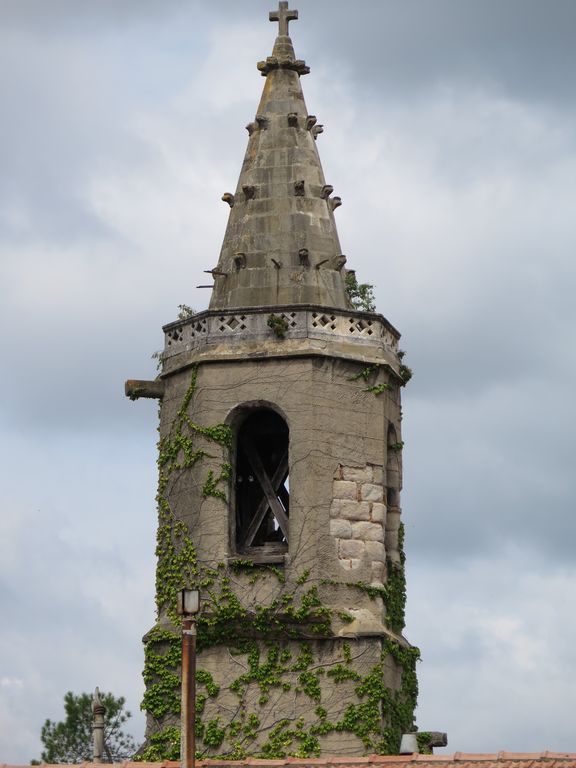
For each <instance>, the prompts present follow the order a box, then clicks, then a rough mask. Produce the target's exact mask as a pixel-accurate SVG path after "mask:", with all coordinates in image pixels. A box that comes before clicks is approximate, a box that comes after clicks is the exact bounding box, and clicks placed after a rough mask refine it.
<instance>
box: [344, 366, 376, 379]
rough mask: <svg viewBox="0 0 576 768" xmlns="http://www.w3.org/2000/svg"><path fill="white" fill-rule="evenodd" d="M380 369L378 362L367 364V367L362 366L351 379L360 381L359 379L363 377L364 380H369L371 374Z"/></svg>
mask: <svg viewBox="0 0 576 768" xmlns="http://www.w3.org/2000/svg"><path fill="white" fill-rule="evenodd" d="M379 370H380V365H379V364H378V363H374V364H372V365H367V366H366V367H365V368H362V370H361V371H359V372H358V373H356V374H354V376H350V379H349V381H358V379H363V380H364V381H368V379H369V378H370V376H371V375H372V374H373V373H376V372H377V371H379Z"/></svg>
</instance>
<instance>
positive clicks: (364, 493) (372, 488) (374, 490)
mask: <svg viewBox="0 0 576 768" xmlns="http://www.w3.org/2000/svg"><path fill="white" fill-rule="evenodd" d="M383 497H384V489H383V488H382V486H381V485H375V484H373V483H364V484H363V485H362V486H361V487H360V498H361V499H362V501H382V499H383Z"/></svg>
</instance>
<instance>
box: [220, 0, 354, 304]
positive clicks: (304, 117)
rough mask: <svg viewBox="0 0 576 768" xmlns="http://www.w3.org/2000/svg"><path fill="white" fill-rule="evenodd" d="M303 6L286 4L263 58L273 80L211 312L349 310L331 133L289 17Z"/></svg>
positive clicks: (254, 133)
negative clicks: (324, 139)
mask: <svg viewBox="0 0 576 768" xmlns="http://www.w3.org/2000/svg"><path fill="white" fill-rule="evenodd" d="M297 18H298V11H296V10H292V9H290V8H289V5H288V2H280V3H279V7H278V10H277V11H271V12H270V21H273V22H278V36H277V37H276V40H275V43H274V48H273V50H272V54H271V56H269V57H268V58H267V59H266V60H265V61H260V62H259V63H258V65H257V66H258V69H259V71H260V73H261V74H262V76H264V77H265V78H266V82H265V84H264V89H263V93H262V97H261V99H260V104H259V106H258V110H257V113H256V117H255V119H254V121H252V122H250V123H249V124H248V125H247V126H246V128H247V130H248V134H249V139H248V148H247V150H246V155H245V157H244V163H243V165H242V169H241V171H240V178H239V180H238V185H237V187H236V192H235V193H234V194H231V193H230V192H226V193H224V195H223V197H222V199H223V200H224V201H225V202H226V203H228V205H229V206H230V217H229V220H228V226H227V229H226V233H225V235H224V242H223V244H222V250H221V252H220V258H219V260H218V265H217V266H216V267H215V268H214V269H213V270H211V271H212V274H213V277H214V288H213V292H212V298H211V301H210V309H228V308H232V307H234V308H242V307H245V308H248V307H274V306H288V305H303V304H306V305H316V306H322V307H333V308H335V309H338V308H340V309H347V308H349V302H348V298H347V294H346V290H345V281H344V276H345V270H344V269H343V268H344V264H345V262H346V258H345V257H344V256H343V255H342V251H341V248H340V242H339V239H338V233H337V231H336V223H335V220H334V210H335V208H337V207H338V206H339V205H340V204H341V202H340V198H338V197H331V194H332V191H333V190H332V187H331V186H330V185H329V184H327V183H326V180H325V178H324V173H323V170H322V165H321V163H320V157H319V155H318V151H317V148H316V139H317V137H318V135H319V134H320V133H322V131H323V126H321V125H318V124H317V120H316V117H315V116H314V115H310V114H308V110H307V108H306V103H305V101H304V95H303V93H302V87H301V84H300V77H301V76H302V75H306V74H308V73H309V72H310V69H309V67H307V66H306V63H305V62H304V61H302V60H300V59H297V58H296V56H295V53H294V48H293V45H292V40H291V39H290V37H289V35H288V32H289V23H290V21H295V20H296V19H297Z"/></svg>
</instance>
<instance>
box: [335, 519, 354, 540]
mask: <svg viewBox="0 0 576 768" xmlns="http://www.w3.org/2000/svg"><path fill="white" fill-rule="evenodd" d="M330 535H331V536H334V537H335V538H339V539H350V538H352V525H351V524H350V522H349V521H348V520H338V519H336V520H330Z"/></svg>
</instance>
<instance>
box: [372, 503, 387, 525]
mask: <svg viewBox="0 0 576 768" xmlns="http://www.w3.org/2000/svg"><path fill="white" fill-rule="evenodd" d="M370 519H371V520H372V522H374V523H383V522H385V520H386V505H385V504H378V503H374V504H372V512H371V513H370Z"/></svg>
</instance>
